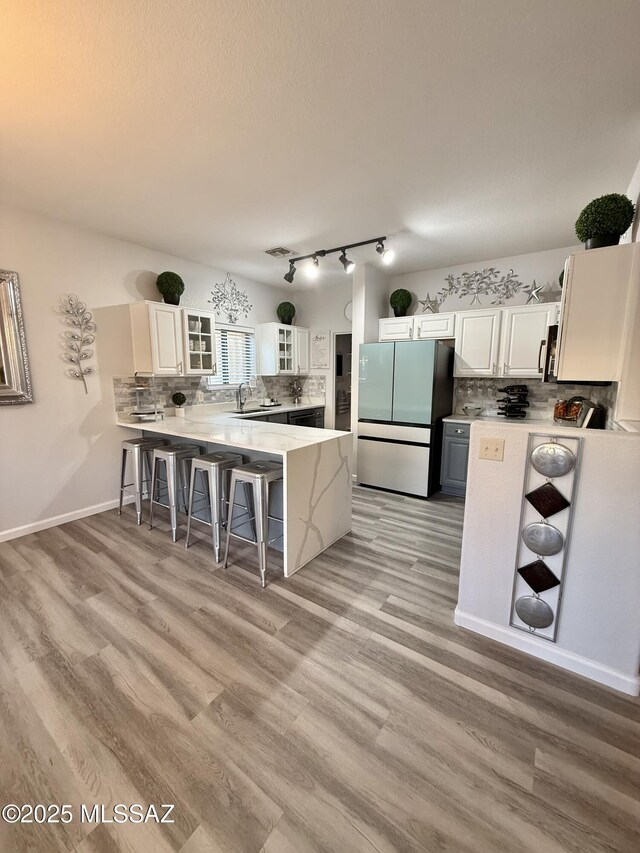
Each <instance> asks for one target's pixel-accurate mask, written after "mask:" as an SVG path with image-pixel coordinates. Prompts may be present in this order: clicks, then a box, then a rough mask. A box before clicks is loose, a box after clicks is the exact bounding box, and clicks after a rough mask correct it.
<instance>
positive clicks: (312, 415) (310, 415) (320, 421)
mask: <svg viewBox="0 0 640 853" xmlns="http://www.w3.org/2000/svg"><path fill="white" fill-rule="evenodd" d="M247 420H251V421H268V422H269V423H272V424H290V425H291V426H307V427H315V428H316V429H322V428H324V406H315V407H313V408H309V409H296V411H294V412H275V413H274V414H272V415H268V414H260V415H251V416H250V417H248V418H247Z"/></svg>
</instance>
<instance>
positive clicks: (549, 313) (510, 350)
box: [498, 303, 557, 377]
mask: <svg viewBox="0 0 640 853" xmlns="http://www.w3.org/2000/svg"><path fill="white" fill-rule="evenodd" d="M556 315H557V305H556V304H555V303H548V304H544V303H536V304H535V305H518V306H516V307H513V308H503V309H502V320H501V327H502V332H501V335H500V359H499V362H498V369H499V372H500V375H501V376H531V377H534V376H535V377H539V376H540V375H541V374H542V370H543V368H542V365H541V360H542V349H543V346H544V343H545V341H546V338H547V326H551V325H553V324H554V323H555V320H556Z"/></svg>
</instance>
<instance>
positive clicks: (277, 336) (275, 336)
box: [256, 323, 309, 376]
mask: <svg viewBox="0 0 640 853" xmlns="http://www.w3.org/2000/svg"><path fill="white" fill-rule="evenodd" d="M308 346H309V330H308V329H302V328H300V327H298V326H284V325H282V324H280V323H261V324H260V325H259V326H257V328H256V370H257V373H258V376H279V375H283V376H288V375H289V376H295V375H297V374H299V373H305V372H308V369H309V368H308V354H307V351H308ZM298 347H303V348H304V349H305V351H304V352H301V353H299V352H298Z"/></svg>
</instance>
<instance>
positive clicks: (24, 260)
mask: <svg viewBox="0 0 640 853" xmlns="http://www.w3.org/2000/svg"><path fill="white" fill-rule="evenodd" d="M0 257H1V258H2V266H3V268H5V269H9V270H15V271H16V272H17V273H18V275H19V277H20V288H21V294H22V304H23V309H24V319H25V329H26V336H27V344H28V350H29V361H30V365H31V376H32V381H33V391H34V395H35V403H34V404H31V405H24V406H2V407H0V424H1V428H0V433H1V436H2V466H1V468H0V492H1V495H0V538H2V537H3V535H4V538H6V537H7V536H8V535H9V534H8V533H7V532H8V531H13V535H17V534H18V532H19V531H16V528H22V527H24V526H27V527H28V526H29V525H38V524H40V526H47V520H50V519H56V518H58V519H59V518H60V517H62V519H61V520H65V517H72V516H73V515H74V514H78V515H82V514H86V513H87V510H88V509H89V508H91V507H93V508H95V510H96V511H99V510H100V509H104V508H106V507H108V506H109V505H110V502H112V501H113V500H114V499H115V498H116V497H117V494H118V492H117V486H118V466H119V444H120V441H121V439H123V438H125V437H126V435H125V432H126V431H125V430H123V429H120V428H118V427H116V426H115V424H114V419H115V413H114V409H113V393H112V389H111V375H112V374H113V373H114V372H116V369H115V362H113V361H110V360H109V359H108V357H107V355H106V350H107V349H108V348H106V347H105V343H106V342H105V338H104V337H103V338H102V348H101V337H100V335H101V331H100V328H98V331H97V341H96V347H95V349H96V354H97V356H98V358H94V359H93V360H92V361H91V362H90V363H91V364H94V365H95V366H96V367H97V369H98V374H97V376H93V377H89V378H88V380H87V381H88V384H89V394H88V395H85V394H84V391H83V388H82V384H81V383H80V382H78V381H75V380H72V379H70V378H68V377H66V376H65V375H64V369H65V366H64V364H63V362H62V360H61V358H60V333H61V331H62V328H63V327H62V324H61V322H60V317H59V316H58V315H57V314H56V312H55V311H54V306H56V305H57V303H58V301H59V298H60V295H61V294H62V293H64V292H68V291H71V292H75V293H77V294H78V296H80V298H81V299H82V300H83V301H85V302H86V303H87V305H88V307H89V309H90V310H93V309H96V308H99V307H100V306H108V305H116V304H121V303H125V302H132V301H135V300H138V299H145V298H146V299H160V296H159V294H158V292H157V290H156V288H155V278H156V276H157V274H158V273H159V272H162V271H163V270H173V271H175V272H177V273H179V274H180V275H181V276H182V277H183V279H184V281H185V285H186V290H185V294H184V297H183V304H186V305H190V306H199V307H202V308H209V309H210V308H211V307H212V306H210V305H208V303H207V299H208V298H209V297H210V295H211V290H212V287H213V285H214V284H215V283H216V282H222V281H224V278H225V273H224V272H222V271H220V270H215V269H211V268H209V267H205V266H202V265H200V264H194V263H190V262H189V261H184V260H181V259H179V258H174V257H171V256H169V255H165V254H162V253H160V252H155V251H152V250H150V249H145V248H143V247H141V246H136V245H134V244H132V243H126V242H123V241H121V240H115V239H112V238H110V237H105V236H103V235H100V234H96V233H94V232H90V231H85V230H82V229H80V228H76V227H72V226H69V225H66V224H64V223H61V222H57V221H53V220H50V219H45V218H42V217H39V216H34V215H31V214H27V213H24V212H21V211H17V210H15V209H11V208H7V207H0ZM233 278H234V279H235V281H236V283H237V284H238V286H239V287H241V288H244V289H246V290H247V291H248V293H249V298H250V300H251V301H252V302H253V310H252V312H251V315H250V316H249V318H248V320H247V321H246V323H247V324H250V325H255V324H256V323H260V322H265V321H268V320H274V319H276V315H275V307H276V305H277V304H278V302H281V301H282V299H283V298H285V293H284V291H282V290H280V289H278V288H269V287H267V286H265V285H262V284H258V283H256V282H252V281H248V280H246V279H243V278H242V277H240V276H233ZM121 333H122V335H123V348H124V342H125V339H126V336H127V335H128V329H126V328H125V329H122V332H121ZM110 334H114V335H116V334H117V330H115V331H112V332H110ZM105 335H106V330H105ZM109 342H110V343H112V342H113V341H109ZM118 372H119V371H118ZM2 531H4V534H3V533H2ZM22 532H27V531H26V530H25V531H22Z"/></svg>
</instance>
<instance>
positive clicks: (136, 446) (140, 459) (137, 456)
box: [118, 438, 167, 524]
mask: <svg viewBox="0 0 640 853" xmlns="http://www.w3.org/2000/svg"><path fill="white" fill-rule="evenodd" d="M166 443H167V442H166V441H165V440H164V439H163V438H129V439H127V440H126V441H123V442H122V468H121V471H120V503H119V505H118V515H122V499H123V497H124V490H125V489H128V488H129V487H130V486H133V494H134V497H135V502H136V515H137V517H138V524H142V496H143V491H144V487H145V485H146V486H147V492H148V493H149V489H148V486H149V483H150V482H151V453H152V451H153V450H155V448H156V447H162V446H164V445H166ZM129 458H131V468H132V473H133V482H132V483H125V481H124V479H125V477H126V474H127V460H128V459H129ZM145 468H146V473H147V476H146V477H145V476H144V473H145V471H144V469H145Z"/></svg>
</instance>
